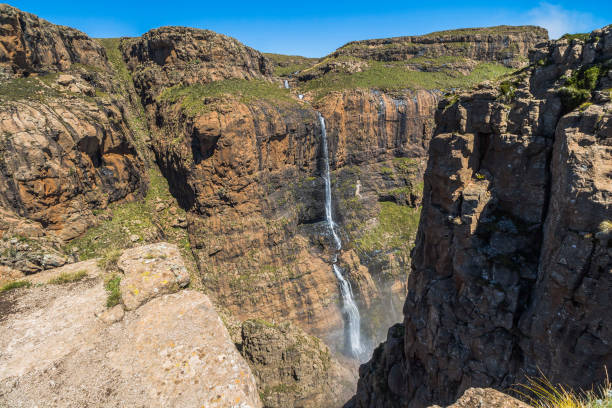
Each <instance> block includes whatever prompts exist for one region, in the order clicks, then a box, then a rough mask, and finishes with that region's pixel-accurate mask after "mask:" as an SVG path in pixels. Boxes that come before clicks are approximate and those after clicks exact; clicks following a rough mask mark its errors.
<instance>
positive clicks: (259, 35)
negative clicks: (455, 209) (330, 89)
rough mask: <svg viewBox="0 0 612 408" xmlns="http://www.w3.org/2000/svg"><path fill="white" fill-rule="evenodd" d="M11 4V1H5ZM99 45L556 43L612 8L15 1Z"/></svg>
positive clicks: (312, 47) (320, 48) (318, 49)
mask: <svg viewBox="0 0 612 408" xmlns="http://www.w3.org/2000/svg"><path fill="white" fill-rule="evenodd" d="M5 1H6V0H5ZM9 4H10V5H12V6H14V7H17V8H20V9H22V10H24V11H28V12H30V13H34V14H37V15H38V16H40V17H42V18H45V19H47V20H49V21H51V22H53V23H56V24H64V25H69V26H72V27H75V28H78V29H80V30H82V31H84V32H85V33H87V34H89V35H90V36H93V37H120V36H138V35H141V34H143V33H144V32H146V31H148V30H149V29H151V28H155V27H160V26H164V25H184V26H190V27H198V28H207V29H210V30H214V31H217V32H220V33H223V34H227V35H230V36H232V37H235V38H237V39H238V40H240V41H242V42H243V43H245V44H247V45H249V46H251V47H253V48H256V49H258V50H260V51H264V52H277V53H282V54H298V55H305V56H309V57H320V56H323V55H326V54H328V53H330V52H332V51H333V50H335V49H336V48H338V47H339V46H341V45H343V44H345V43H347V42H349V41H352V40H361V39H367V38H381V37H393V36H400V35H415V34H425V33H428V32H432V31H437V30H445V29H451V28H463V27H481V26H491V25H498V24H511V25H521V24H536V25H541V26H543V27H545V28H547V29H548V30H549V32H550V34H551V37H552V38H556V37H559V36H560V35H562V34H564V33H566V32H571V33H576V32H587V31H591V30H593V29H595V28H599V27H602V26H604V25H607V24H611V23H612V1H610V0H591V1H575V0H574V1H550V2H537V1H536V2H533V1H524V0H515V1H495V0H488V1H480V0H478V1H477V0H473V1H469V0H464V1H457V0H454V1H446V0H438V1H435V2H431V1H427V0H421V1H409V0H405V1H392V0H388V1H376V0H369V1H360V0H354V1H350V2H348V1H332V0H327V1H320V0H310V1H293V2H292V1H287V0H284V1H268V2H262V1H237V0H233V1H220V0H216V1H212V2H208V1H180V0H174V1H169V0H165V1H157V0H149V1H125V0H124V1H118V0H107V1H103V2H102V1H93V0H90V1H87V0H85V1H78V2H76V1H60V0H54V1H49V0H46V1H34V0H23V1H9Z"/></svg>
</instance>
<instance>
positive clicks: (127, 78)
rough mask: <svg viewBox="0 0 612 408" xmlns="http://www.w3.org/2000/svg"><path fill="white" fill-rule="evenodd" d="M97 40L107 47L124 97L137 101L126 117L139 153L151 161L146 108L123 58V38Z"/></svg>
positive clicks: (109, 58) (107, 52) (108, 55)
mask: <svg viewBox="0 0 612 408" xmlns="http://www.w3.org/2000/svg"><path fill="white" fill-rule="evenodd" d="M97 41H98V42H99V43H100V44H102V46H103V47H104V48H105V50H106V55H107V57H108V60H109V62H110V63H111V66H112V67H113V70H114V71H115V75H116V78H117V79H119V81H118V82H119V84H120V90H119V93H120V94H121V95H122V96H123V97H124V98H129V99H132V100H134V101H137V102H136V103H135V104H132V107H133V108H134V109H133V112H132V111H131V110H128V112H127V115H126V119H127V122H128V124H129V125H130V128H131V129H132V130H133V131H134V145H135V146H136V149H137V151H138V153H139V154H140V155H141V156H142V157H143V159H145V161H147V162H150V161H151V160H152V158H151V157H150V156H151V155H150V153H149V150H148V147H147V146H146V143H145V140H146V139H147V133H148V129H147V120H146V116H145V112H144V108H143V107H142V105H141V104H140V103H139V102H138V100H139V98H138V97H137V96H136V91H135V89H134V82H133V80H132V74H131V73H130V71H129V70H128V67H127V65H126V63H125V61H124V60H123V55H122V53H121V50H120V49H119V46H120V44H121V39H120V38H99V39H97ZM96 94H98V91H96ZM130 95H133V96H134V98H130ZM134 105H136V106H134Z"/></svg>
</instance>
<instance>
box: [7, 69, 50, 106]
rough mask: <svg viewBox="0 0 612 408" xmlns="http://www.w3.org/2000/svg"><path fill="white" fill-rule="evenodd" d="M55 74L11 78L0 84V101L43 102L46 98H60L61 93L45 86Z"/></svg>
mask: <svg viewBox="0 0 612 408" xmlns="http://www.w3.org/2000/svg"><path fill="white" fill-rule="evenodd" d="M56 75H57V74H48V75H43V76H30V77H27V78H13V79H10V80H8V81H5V82H0V100H2V101H7V100H10V101H16V100H24V99H25V100H35V101H39V102H44V101H45V100H47V99H48V98H51V97H57V96H61V92H59V91H57V90H55V89H53V88H51V87H49V86H47V82H50V81H51V80H54V79H55V76H56Z"/></svg>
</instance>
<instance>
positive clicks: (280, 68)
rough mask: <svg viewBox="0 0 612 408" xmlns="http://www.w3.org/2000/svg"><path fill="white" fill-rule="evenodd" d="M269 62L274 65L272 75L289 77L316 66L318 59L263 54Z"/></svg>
mask: <svg viewBox="0 0 612 408" xmlns="http://www.w3.org/2000/svg"><path fill="white" fill-rule="evenodd" d="M264 56H266V57H267V58H268V59H269V60H270V61H272V62H273V63H274V75H276V76H289V75H291V74H293V73H294V72H296V71H302V70H304V69H306V68H310V67H311V66H313V65H314V64H316V63H317V62H318V61H319V59H318V58H307V57H302V56H299V55H283V54H272V53H264Z"/></svg>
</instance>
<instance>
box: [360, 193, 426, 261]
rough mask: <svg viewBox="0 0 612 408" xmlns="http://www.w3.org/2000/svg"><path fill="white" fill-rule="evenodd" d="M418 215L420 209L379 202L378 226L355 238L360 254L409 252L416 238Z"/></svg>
mask: <svg viewBox="0 0 612 408" xmlns="http://www.w3.org/2000/svg"><path fill="white" fill-rule="evenodd" d="M420 215H421V209H420V208H412V207H408V206H405V205H398V204H395V203H392V202H381V203H380V213H379V214H378V225H376V226H375V227H374V228H372V229H371V230H369V231H366V232H365V233H364V234H363V235H362V236H361V237H359V238H357V239H356V240H355V244H356V246H357V248H358V249H359V250H360V251H362V252H373V251H377V250H380V251H389V250H395V249H399V250H402V251H408V252H409V251H410V249H411V247H412V242H413V241H414V239H415V237H416V231H417V228H418V226H419V218H420Z"/></svg>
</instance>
